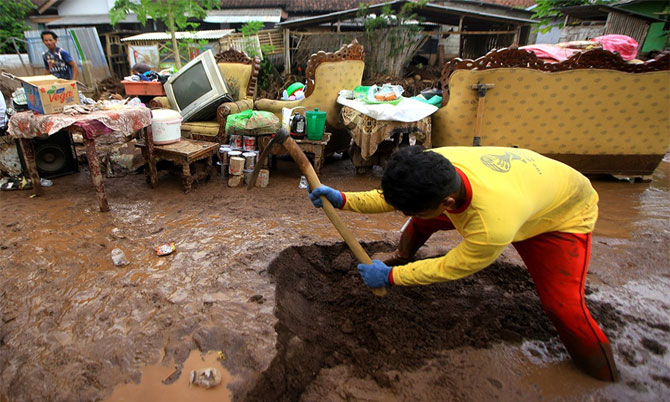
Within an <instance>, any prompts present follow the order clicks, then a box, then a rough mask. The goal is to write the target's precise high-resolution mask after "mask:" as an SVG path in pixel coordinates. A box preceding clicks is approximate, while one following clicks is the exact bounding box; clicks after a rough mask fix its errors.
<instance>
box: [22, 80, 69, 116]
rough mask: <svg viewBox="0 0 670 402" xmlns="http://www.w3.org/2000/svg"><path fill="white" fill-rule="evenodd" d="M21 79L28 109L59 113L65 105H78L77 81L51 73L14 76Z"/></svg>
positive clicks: (44, 112)
mask: <svg viewBox="0 0 670 402" xmlns="http://www.w3.org/2000/svg"><path fill="white" fill-rule="evenodd" d="M16 78H18V79H19V81H21V85H22V86H23V89H24V90H25V91H26V98H27V99H28V109H30V110H32V111H34V112H37V113H42V114H53V113H60V112H62V111H63V108H64V107H65V106H67V105H78V104H79V103H80V101H79V91H78V90H77V82H76V81H70V80H63V79H60V78H56V77H54V76H53V75H36V76H34V77H16Z"/></svg>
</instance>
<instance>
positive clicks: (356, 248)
mask: <svg viewBox="0 0 670 402" xmlns="http://www.w3.org/2000/svg"><path fill="white" fill-rule="evenodd" d="M283 145H284V148H286V151H287V152H288V153H289V155H291V157H292V158H293V160H294V161H295V163H297V164H298V167H299V168H300V171H301V172H302V173H303V174H304V175H305V177H306V178H307V183H309V187H310V188H311V189H315V188H317V187H319V186H320V185H321V181H320V180H319V177H318V176H317V175H316V172H315V171H314V168H313V167H312V165H311V164H310V163H309V160H308V159H307V157H306V156H305V153H304V152H302V149H300V147H299V146H298V144H296V142H295V141H294V140H293V139H292V138H290V137H289V138H287V139H286V140H285V141H284V143H283ZM321 200H322V201H323V211H324V212H325V213H326V215H327V216H328V219H330V222H331V223H332V224H333V226H335V229H337V231H338V232H339V233H340V236H342V238H343V239H344V241H345V243H347V246H349V248H350V249H351V251H352V252H353V253H354V255H355V256H356V258H357V259H358V261H359V262H361V263H362V264H372V259H371V258H370V256H369V255H368V253H366V252H365V250H364V249H363V247H362V246H361V244H360V243H359V242H358V240H356V237H355V236H354V234H353V232H352V231H351V230H349V227H347V225H345V224H344V222H342V219H340V215H339V214H338V213H337V211H336V210H335V207H333V204H331V203H330V201H328V199H326V197H324V196H321ZM372 293H374V294H375V295H376V296H385V295H386V288H372Z"/></svg>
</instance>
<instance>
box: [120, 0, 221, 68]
mask: <svg viewBox="0 0 670 402" xmlns="http://www.w3.org/2000/svg"><path fill="white" fill-rule="evenodd" d="M219 7H220V1H219V0H198V1H195V0H116V2H115V3H114V7H112V9H111V10H109V19H110V21H111V23H112V25H113V26H116V24H118V23H119V22H121V21H122V20H123V19H125V18H126V15H128V14H129V13H131V12H132V13H135V14H137V19H138V20H139V21H140V23H142V25H144V24H146V22H147V16H149V17H151V18H153V19H155V20H161V21H163V22H164V23H165V24H166V25H167V28H168V32H169V33H170V37H171V39H172V40H171V43H172V51H173V52H174V59H175V63H176V65H177V68H181V55H180V53H179V45H178V44H177V37H176V35H175V32H176V30H177V28H179V29H182V30H184V29H189V28H190V29H193V30H195V29H196V28H197V27H198V26H199V25H200V24H199V23H197V22H193V21H189V20H188V19H189V18H193V19H197V20H202V19H204V18H205V17H206V16H207V10H211V9H212V8H219Z"/></svg>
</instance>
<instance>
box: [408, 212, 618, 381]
mask: <svg viewBox="0 0 670 402" xmlns="http://www.w3.org/2000/svg"><path fill="white" fill-rule="evenodd" d="M451 229H454V225H453V224H452V223H451V221H450V220H449V218H447V217H446V216H445V215H441V216H439V217H437V218H433V219H425V220H424V219H418V218H412V219H411V221H410V223H409V225H408V226H407V228H406V229H405V233H403V236H406V235H407V236H410V237H411V238H413V240H414V241H413V242H412V243H414V244H417V245H420V244H423V243H424V242H425V241H426V240H428V238H429V237H430V235H432V234H433V233H435V232H436V231H438V230H451ZM512 244H513V245H514V248H516V250H517V252H518V253H519V255H520V256H521V258H522V259H523V261H524V263H525V264H526V267H527V268H528V272H529V273H530V276H531V277H532V278H533V282H535V288H536V289H537V293H538V295H539V296H540V301H541V302H542V307H543V308H544V311H546V312H547V315H548V316H549V318H550V319H551V321H552V322H553V323H554V325H555V326H556V330H557V331H558V335H559V336H560V338H561V341H562V342H563V344H564V345H565V347H566V349H567V350H568V352H569V353H570V356H572V359H573V360H574V361H575V362H576V363H577V365H578V366H580V367H582V368H583V369H584V370H585V371H586V372H587V373H589V374H590V375H592V376H594V377H596V378H598V379H601V380H609V381H614V380H616V378H617V376H618V374H617V369H616V365H615V364H614V358H613V356H612V351H611V348H610V344H609V341H608V340H607V337H606V336H605V334H604V333H603V332H602V331H601V330H600V327H598V324H596V322H595V321H594V320H593V318H592V317H591V314H589V310H588V309H587V307H586V304H585V303H584V283H585V281H586V271H587V270H588V266H589V258H590V256H591V234H590V233H589V234H576V233H562V232H550V233H543V234H541V235H538V236H535V237H532V238H530V239H527V240H524V241H520V242H515V243H512ZM413 251H416V250H413Z"/></svg>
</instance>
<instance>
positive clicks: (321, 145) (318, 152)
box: [258, 132, 331, 174]
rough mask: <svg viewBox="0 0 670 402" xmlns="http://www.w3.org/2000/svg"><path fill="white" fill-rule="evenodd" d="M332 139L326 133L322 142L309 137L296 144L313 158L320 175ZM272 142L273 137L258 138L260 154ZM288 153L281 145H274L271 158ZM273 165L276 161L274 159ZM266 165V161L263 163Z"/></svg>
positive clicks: (316, 170) (296, 141)
mask: <svg viewBox="0 0 670 402" xmlns="http://www.w3.org/2000/svg"><path fill="white" fill-rule="evenodd" d="M330 139H331V134H330V133H328V132H326V133H323V137H322V138H321V139H320V140H309V139H307V137H305V138H304V139H300V140H298V139H296V140H295V143H296V144H298V147H300V149H301V150H302V152H304V153H305V155H307V156H308V157H309V156H311V157H312V159H313V165H314V171H315V172H316V173H317V174H318V173H320V172H321V166H323V161H324V159H325V158H326V152H325V151H326V146H327V145H328V142H329V141H330ZM270 140H272V136H271V135H263V136H259V137H258V149H259V152H263V150H265V147H267V145H268V144H269V143H270ZM285 153H286V151H285V150H284V148H283V147H281V146H279V145H276V144H275V145H274V149H273V150H272V151H271V152H270V155H271V156H277V155H283V154H285ZM272 161H273V163H274V161H275V159H274V158H273V159H272ZM263 163H265V161H263Z"/></svg>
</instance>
